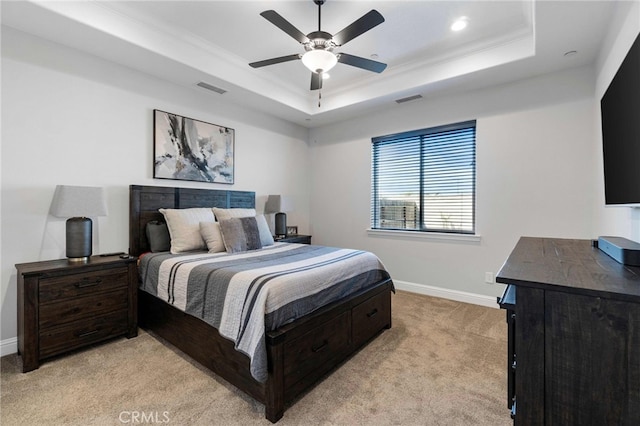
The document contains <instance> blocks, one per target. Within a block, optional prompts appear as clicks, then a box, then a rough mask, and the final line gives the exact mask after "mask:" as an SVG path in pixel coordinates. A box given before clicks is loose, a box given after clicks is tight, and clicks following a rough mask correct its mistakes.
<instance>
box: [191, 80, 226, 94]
mask: <svg viewBox="0 0 640 426" xmlns="http://www.w3.org/2000/svg"><path fill="white" fill-rule="evenodd" d="M196 86H200V87H202V88H203V89H207V90H211V91H212V92H216V93H219V94H221V95H222V94H224V93H227V91H226V90H224V89H221V88H219V87H216V86H212V85H211V84H209V83H205V82H204V81H201V82H200V83H198V84H196Z"/></svg>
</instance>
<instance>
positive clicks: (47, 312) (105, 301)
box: [39, 287, 129, 329]
mask: <svg viewBox="0 0 640 426" xmlns="http://www.w3.org/2000/svg"><path fill="white" fill-rule="evenodd" d="M128 307H129V294H128V289H127V288H126V287H125V288H122V289H117V290H114V291H111V292H109V293H98V294H93V295H90V296H85V297H76V298H75V299H63V300H61V301H59V302H57V303H48V304H46V305H41V306H40V315H39V326H40V329H46V328H49V327H53V326H55V325H60V324H66V323H69V322H73V321H77V320H79V319H83V318H90V317H93V316H96V315H101V314H106V313H109V312H113V311H116V310H120V309H125V310H126V309H127V308H128Z"/></svg>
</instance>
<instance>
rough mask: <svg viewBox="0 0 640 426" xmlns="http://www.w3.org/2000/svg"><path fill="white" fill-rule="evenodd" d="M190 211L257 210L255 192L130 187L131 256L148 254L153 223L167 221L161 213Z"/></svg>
mask: <svg viewBox="0 0 640 426" xmlns="http://www.w3.org/2000/svg"><path fill="white" fill-rule="evenodd" d="M191 207H221V208H225V209H229V208H255V207H256V194H255V192H252V191H225V190H219V189H196V188H175V187H167V186H141V185H130V186H129V254H130V255H132V256H139V255H140V254H142V253H144V252H146V251H149V242H148V241H147V236H146V233H145V229H146V226H147V223H149V222H150V221H152V220H160V221H162V220H164V218H163V216H162V213H160V212H159V211H158V209H162V208H164V209H187V208H191Z"/></svg>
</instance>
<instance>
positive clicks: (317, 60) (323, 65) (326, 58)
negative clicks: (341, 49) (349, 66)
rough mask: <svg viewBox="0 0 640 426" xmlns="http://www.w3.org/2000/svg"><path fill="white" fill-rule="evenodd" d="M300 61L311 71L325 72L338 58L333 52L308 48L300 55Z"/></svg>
mask: <svg viewBox="0 0 640 426" xmlns="http://www.w3.org/2000/svg"><path fill="white" fill-rule="evenodd" d="M302 63H303V64H304V66H305V67H307V68H309V69H310V70H311V72H315V73H325V72H327V71H329V70H330V69H331V68H333V67H335V66H336V64H337V63H338V58H336V55H334V54H333V53H331V52H329V51H327V50H322V49H316V50H309V51H308V52H306V53H305V54H304V55H302Z"/></svg>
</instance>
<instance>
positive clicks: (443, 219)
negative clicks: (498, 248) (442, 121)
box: [371, 120, 476, 234]
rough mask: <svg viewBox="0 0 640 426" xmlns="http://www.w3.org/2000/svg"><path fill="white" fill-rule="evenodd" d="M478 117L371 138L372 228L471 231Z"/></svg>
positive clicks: (471, 232) (473, 219)
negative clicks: (476, 119)
mask: <svg viewBox="0 0 640 426" xmlns="http://www.w3.org/2000/svg"><path fill="white" fill-rule="evenodd" d="M475 134H476V122H475V120H473V121H466V122H463V123H456V124H451V125H446V126H439V127H434V128H430V129H422V130H416V131H411V132H405V133H400V134H396V135H389V136H381V137H376V138H373V139H372V194H371V228H372V229H400V230H411V231H427V232H452V233H463V234H473V233H475V177H476V170H475V169H476V161H475V156H476V136H475Z"/></svg>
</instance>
